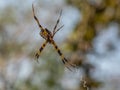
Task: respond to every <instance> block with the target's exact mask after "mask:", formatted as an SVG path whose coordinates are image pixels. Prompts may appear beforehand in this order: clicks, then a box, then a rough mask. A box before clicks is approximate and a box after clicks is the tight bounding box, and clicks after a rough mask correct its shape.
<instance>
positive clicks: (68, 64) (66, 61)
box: [51, 41, 75, 70]
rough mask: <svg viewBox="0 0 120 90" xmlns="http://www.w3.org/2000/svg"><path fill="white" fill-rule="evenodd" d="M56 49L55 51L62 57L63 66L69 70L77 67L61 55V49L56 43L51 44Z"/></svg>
mask: <svg viewBox="0 0 120 90" xmlns="http://www.w3.org/2000/svg"><path fill="white" fill-rule="evenodd" d="M51 43H52V44H53V46H54V48H55V50H56V51H57V52H58V54H59V55H60V57H61V59H62V62H63V64H64V65H65V66H66V67H67V68H68V69H69V70H71V69H70V68H69V66H72V67H75V66H74V65H73V64H71V63H69V61H68V60H67V59H66V58H65V57H64V55H63V54H62V53H61V51H60V49H59V48H58V46H57V45H56V43H55V42H54V41H52V42H51Z"/></svg>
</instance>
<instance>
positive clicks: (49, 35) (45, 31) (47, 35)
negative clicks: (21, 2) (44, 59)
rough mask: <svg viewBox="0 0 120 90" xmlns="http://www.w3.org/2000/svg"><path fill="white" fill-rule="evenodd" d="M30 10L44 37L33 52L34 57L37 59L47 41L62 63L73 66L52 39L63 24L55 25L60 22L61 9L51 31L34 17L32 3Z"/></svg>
mask: <svg viewBox="0 0 120 90" xmlns="http://www.w3.org/2000/svg"><path fill="white" fill-rule="evenodd" d="M32 11H33V16H34V19H35V20H36V22H37V24H38V26H39V28H40V29H41V31H40V35H41V37H43V38H44V39H45V42H44V43H43V44H42V46H41V47H40V49H39V51H38V52H37V53H36V54H35V58H36V59H37V61H38V58H39V56H40V54H41V52H42V50H43V49H44V47H45V46H46V44H47V43H49V44H52V45H53V46H54V48H55V50H56V51H57V52H58V54H59V55H60V57H61V59H62V62H63V63H64V65H65V66H66V67H67V68H69V66H74V65H72V64H70V63H69V61H68V60H67V59H66V58H65V57H64V55H63V54H62V53H61V51H60V49H59V48H58V46H57V45H56V43H55V41H54V40H53V37H54V35H55V34H56V33H57V32H58V31H59V30H60V29H61V28H62V27H63V26H64V25H62V26H61V27H59V28H58V29H57V25H58V24H59V22H60V17H61V14H62V10H61V12H60V16H59V18H58V20H57V22H56V24H55V26H54V29H53V32H51V31H49V30H48V29H47V28H43V27H42V26H41V24H40V22H39V20H38V18H37V17H36V15H35V11H34V6H33V4H32Z"/></svg>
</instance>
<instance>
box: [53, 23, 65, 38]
mask: <svg viewBox="0 0 120 90" xmlns="http://www.w3.org/2000/svg"><path fill="white" fill-rule="evenodd" d="M63 27H64V25H62V26H61V27H59V28H58V29H57V30H56V31H55V32H54V33H53V37H54V35H55V34H56V32H58V31H59V30H60V29H61V28H63Z"/></svg>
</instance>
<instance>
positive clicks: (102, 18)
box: [67, 0, 120, 90]
mask: <svg viewBox="0 0 120 90" xmlns="http://www.w3.org/2000/svg"><path fill="white" fill-rule="evenodd" d="M67 1H68V3H69V4H70V5H74V6H75V7H77V8H78V10H80V13H81V14H82V20H81V21H80V23H78V25H77V27H76V28H75V30H74V32H73V34H72V35H71V37H70V38H69V39H68V40H67V41H68V46H69V47H70V48H71V51H72V55H71V58H72V62H73V63H75V64H77V65H78V66H79V67H80V68H82V69H83V71H84V76H83V80H82V81H81V80H80V82H81V83H80V88H79V89H78V90H87V88H86V86H87V87H88V88H89V90H92V89H93V88H98V87H99V86H100V85H101V84H100V82H99V81H97V80H96V79H93V78H92V73H91V70H92V69H95V67H94V65H91V64H90V63H89V62H87V61H86V59H85V58H86V55H87V54H88V53H89V52H94V49H93V46H92V41H93V39H94V38H95V36H97V34H98V32H99V31H100V30H102V29H103V28H104V27H106V26H107V25H108V24H110V23H111V22H115V23H118V24H119V23H120V0H67Z"/></svg>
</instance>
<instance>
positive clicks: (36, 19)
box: [32, 4, 44, 30]
mask: <svg viewBox="0 0 120 90" xmlns="http://www.w3.org/2000/svg"><path fill="white" fill-rule="evenodd" d="M32 11H33V16H34V19H35V21H36V22H37V24H38V26H39V28H40V29H41V30H44V29H43V27H42V26H41V25H40V22H39V20H38V18H37V17H36V15H35V10H34V5H33V4H32Z"/></svg>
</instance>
